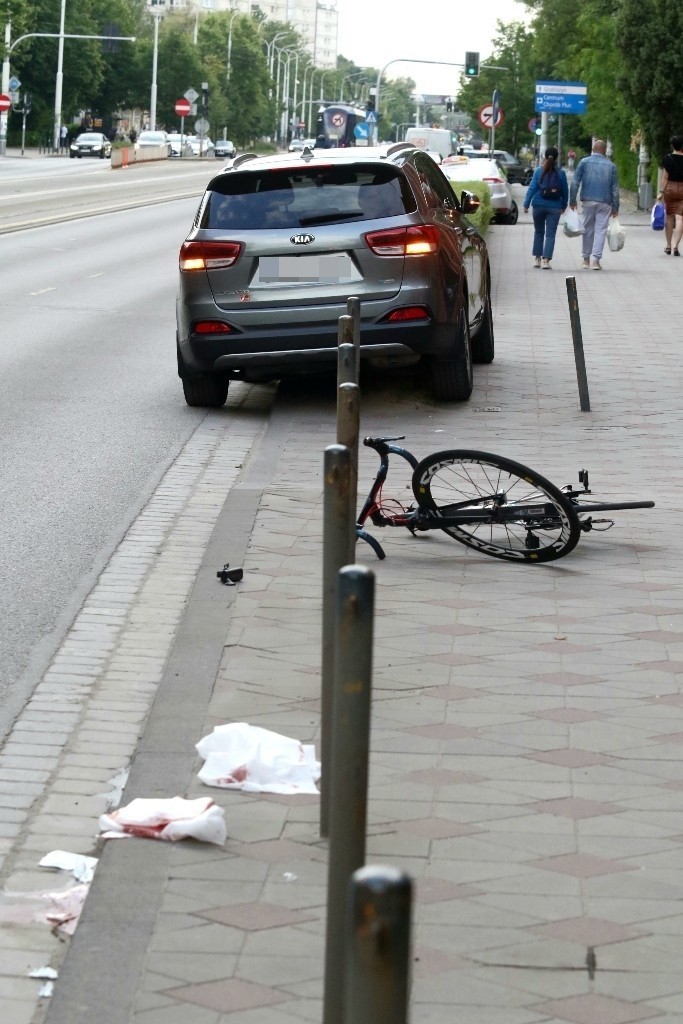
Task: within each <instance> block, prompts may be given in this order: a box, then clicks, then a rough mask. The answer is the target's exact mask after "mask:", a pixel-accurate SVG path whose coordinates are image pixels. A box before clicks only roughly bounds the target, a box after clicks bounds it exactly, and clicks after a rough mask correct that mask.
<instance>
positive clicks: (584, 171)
mask: <svg viewBox="0 0 683 1024" xmlns="http://www.w3.org/2000/svg"><path fill="white" fill-rule="evenodd" d="M606 152H607V144H606V143H605V142H603V141H602V139H596V140H595V142H594V143H593V152H592V153H591V155H590V156H585V157H584V158H583V160H581V161H580V163H579V166H578V167H577V168H576V171H575V172H574V180H573V181H572V187H571V191H570V193H569V205H570V207H571V208H572V210H575V209H576V198H577V195H579V190H580V196H581V214H582V216H583V223H584V227H585V229H586V230H585V233H584V234H583V236H582V237H583V243H582V245H583V266H584V268H585V269H586V270H588V269H589V268H590V270H602V267H601V265H600V260H601V259H602V250H603V249H604V247H605V238H606V236H607V228H608V227H609V219H610V217H616V216H617V214H618V213H619V180H618V178H617V169H616V167H615V166H614V164H613V163H612V161H611V160H609V159H608V158H607V157H606V156H605V154H606Z"/></svg>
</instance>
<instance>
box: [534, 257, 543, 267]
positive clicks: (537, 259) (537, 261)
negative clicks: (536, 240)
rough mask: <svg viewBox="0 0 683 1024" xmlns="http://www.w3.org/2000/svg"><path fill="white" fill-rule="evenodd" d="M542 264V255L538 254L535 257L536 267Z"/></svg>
mask: <svg viewBox="0 0 683 1024" xmlns="http://www.w3.org/2000/svg"><path fill="white" fill-rule="evenodd" d="M540 265H541V257H540V256H536V257H535V258H534V266H535V267H540Z"/></svg>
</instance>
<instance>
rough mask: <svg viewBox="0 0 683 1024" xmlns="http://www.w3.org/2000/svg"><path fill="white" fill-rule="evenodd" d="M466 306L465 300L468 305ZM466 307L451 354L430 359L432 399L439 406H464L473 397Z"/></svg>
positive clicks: (460, 319) (461, 316) (470, 348)
mask: <svg viewBox="0 0 683 1024" xmlns="http://www.w3.org/2000/svg"><path fill="white" fill-rule="evenodd" d="M466 302H467V298H466V297H464V303H465V305H466ZM465 305H463V308H462V309H461V311H460V316H459V318H458V327H457V334H456V337H455V342H454V344H453V351H452V353H451V354H450V355H447V356H441V355H439V356H431V357H430V376H431V389H432V396H433V398H434V399H435V400H436V401H437V402H465V401H467V399H468V398H469V397H470V395H471V394H472V386H473V384H474V375H473V371H472V343H471V341H470V327H469V324H468V322H467V315H466V313H465Z"/></svg>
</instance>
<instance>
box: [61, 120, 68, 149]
mask: <svg viewBox="0 0 683 1024" xmlns="http://www.w3.org/2000/svg"><path fill="white" fill-rule="evenodd" d="M68 145H69V129H68V128H67V126H66V125H65V124H63V125H62V127H61V128H60V129H59V148H60V149H67V148H68Z"/></svg>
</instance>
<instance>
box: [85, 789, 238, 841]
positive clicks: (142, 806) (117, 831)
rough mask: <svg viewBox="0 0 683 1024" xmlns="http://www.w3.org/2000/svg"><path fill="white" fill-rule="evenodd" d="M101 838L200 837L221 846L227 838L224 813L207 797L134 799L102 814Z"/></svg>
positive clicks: (172, 838)
mask: <svg viewBox="0 0 683 1024" xmlns="http://www.w3.org/2000/svg"><path fill="white" fill-rule="evenodd" d="M99 825H100V829H101V830H102V831H101V832H100V839H120V838H122V837H124V836H140V837H142V838H145V839H167V840H171V841H173V840H176V839H199V840H200V841H201V842H204V843H217V844H218V845H222V844H223V843H224V842H225V840H226V838H227V829H226V825H225V812H224V811H223V808H222V807H217V806H216V804H215V803H214V802H213V800H211V799H209V798H208V797H199V798H198V799H197V800H185V799H184V798H183V797H180V796H174V797H171V798H170V799H168V800H164V799H144V798H138V799H137V800H132V801H131V802H130V803H129V804H127V805H126V806H125V807H119V808H118V810H115V811H109V812H108V813H107V814H102V815H100V820H99Z"/></svg>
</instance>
